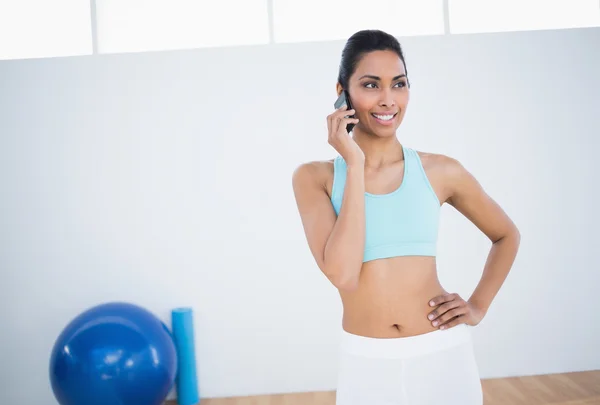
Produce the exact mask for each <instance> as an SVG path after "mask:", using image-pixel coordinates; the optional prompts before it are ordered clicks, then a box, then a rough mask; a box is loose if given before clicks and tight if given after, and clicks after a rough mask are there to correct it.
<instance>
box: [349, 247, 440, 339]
mask: <svg viewBox="0 0 600 405" xmlns="http://www.w3.org/2000/svg"><path fill="white" fill-rule="evenodd" d="M445 293H447V291H445V290H444V289H443V288H442V286H441V284H440V282H439V279H438V275H437V267H436V261H435V258H434V257H420V256H403V257H394V258H389V259H379V260H374V261H371V262H367V263H364V264H363V266H362V269H361V272H360V278H359V285H358V288H357V289H356V290H354V291H352V292H341V293H340V296H341V298H342V305H343V321H342V327H343V329H344V330H345V331H346V332H348V333H352V334H355V335H360V336H367V337H375V338H395V337H407V336H415V335H420V334H424V333H427V332H431V331H434V330H438V327H434V326H433V325H432V324H431V321H430V320H429V319H427V315H428V314H429V313H430V312H431V311H432V310H433V309H435V308H433V307H430V306H429V301H430V300H431V299H432V298H434V297H435V296H438V295H441V294H445Z"/></svg>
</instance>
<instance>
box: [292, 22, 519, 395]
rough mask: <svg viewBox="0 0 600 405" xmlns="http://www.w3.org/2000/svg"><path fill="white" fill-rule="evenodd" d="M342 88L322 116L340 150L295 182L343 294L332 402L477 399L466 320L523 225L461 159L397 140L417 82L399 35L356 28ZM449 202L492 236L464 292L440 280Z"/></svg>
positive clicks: (490, 288)
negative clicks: (477, 277)
mask: <svg viewBox="0 0 600 405" xmlns="http://www.w3.org/2000/svg"><path fill="white" fill-rule="evenodd" d="M336 86H337V94H338V95H339V96H341V100H345V102H346V105H342V106H340V107H339V108H338V109H337V110H336V111H334V112H333V113H332V114H330V115H329V117H328V118H327V122H328V128H329V134H328V141H329V144H330V145H331V146H333V147H334V149H335V150H336V151H337V152H338V153H339V154H338V155H337V156H336V157H334V158H333V159H331V160H327V161H314V162H308V163H304V164H302V165H300V166H299V167H298V168H297V169H296V170H295V171H294V174H293V179H292V182H293V189H294V193H295V197H296V203H297V207H298V211H299V213H300V217H301V220H302V224H303V227H304V232H305V234H306V239H307V242H308V245H309V248H310V251H311V252H312V254H313V256H314V258H315V260H316V263H317V265H318V266H319V268H320V269H321V271H322V272H323V274H324V275H325V276H326V277H327V279H328V280H329V281H330V282H331V283H332V284H333V285H334V286H335V287H336V288H337V289H338V291H339V294H340V297H341V300H342V305H343V320H342V331H341V333H342V344H341V352H340V364H339V367H340V369H339V377H338V378H339V379H338V387H337V397H336V398H337V399H336V401H337V404H338V405H355V404H356V405H358V404H369V405H390V404H403V405H408V404H410V405H426V404H437V403H440V401H441V402H442V403H448V404H461V405H481V404H482V402H483V396H482V390H481V383H480V378H479V372H478V367H477V364H476V361H475V357H474V353H473V348H472V342H471V335H470V329H469V327H473V326H475V325H477V324H478V323H479V322H480V321H481V320H482V318H483V317H484V316H485V314H486V312H487V310H488V308H489V306H490V305H491V302H492V300H493V299H494V297H495V296H496V294H497V293H498V291H499V289H500V287H501V285H502V283H503V282H504V280H505V278H506V276H507V275H508V272H509V270H510V268H511V267H512V264H513V261H514V259H515V256H516V253H517V249H518V246H519V240H520V237H519V232H518V230H517V228H516V226H515V225H514V223H513V222H512V221H511V219H510V218H509V217H508V216H507V215H506V214H505V213H504V211H503V210H502V209H501V208H500V207H499V206H498V205H497V204H496V203H495V202H494V200H493V199H492V198H491V197H490V196H488V195H487V194H486V193H485V192H484V190H483V188H482V187H481V186H480V185H479V183H478V182H477V180H476V179H475V178H474V177H473V176H472V175H471V174H470V173H469V172H468V171H467V170H466V169H465V168H464V167H463V166H462V165H461V164H460V163H459V162H458V161H457V160H456V159H453V158H451V157H448V156H445V155H440V154H433V153H426V152H421V151H417V150H415V149H413V148H410V147H408V146H407V145H405V144H403V143H401V142H400V141H399V140H398V138H397V136H396V131H397V129H398V127H399V126H400V125H401V123H402V121H403V119H404V117H405V115H406V111H407V108H408V104H409V99H410V83H409V79H408V71H407V68H406V63H405V57H404V53H403V51H402V48H401V46H400V44H399V43H398V41H397V40H396V39H395V38H394V37H393V36H392V35H389V34H387V33H385V32H382V31H379V30H366V31H359V32H357V33H356V34H354V35H353V36H352V37H350V39H348V41H347V43H346V46H345V48H344V50H343V53H342V60H341V63H340V72H339V76H338V81H337V85H336ZM348 125H350V126H348ZM348 128H349V129H350V130H351V135H350V133H348ZM445 203H447V204H450V205H452V206H453V207H454V208H455V209H456V210H458V211H459V212H461V213H462V214H463V215H464V216H465V217H467V218H468V219H469V220H470V221H472V222H473V224H474V225H475V226H477V227H478V228H479V229H480V230H481V231H482V232H483V233H484V234H485V235H486V236H487V237H488V238H489V239H490V240H491V241H492V243H493V245H492V249H491V251H490V252H489V256H488V261H487V263H486V266H485V268H484V270H483V275H482V277H481V281H480V283H479V285H478V286H477V288H476V289H475V291H474V292H473V294H472V295H471V296H470V297H469V298H468V299H465V298H463V297H461V296H459V295H458V294H455V293H452V292H449V291H446V289H444V287H443V286H442V285H441V283H440V281H439V279H438V274H437V268H436V251H437V246H436V245H437V233H438V225H439V219H440V208H441V206H442V205H443V204H445ZM439 394H441V395H442V397H439Z"/></svg>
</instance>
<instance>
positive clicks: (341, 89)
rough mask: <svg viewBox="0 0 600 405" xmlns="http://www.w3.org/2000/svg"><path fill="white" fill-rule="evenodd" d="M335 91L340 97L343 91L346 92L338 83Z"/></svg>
mask: <svg viewBox="0 0 600 405" xmlns="http://www.w3.org/2000/svg"><path fill="white" fill-rule="evenodd" d="M335 90H336V92H337V95H338V96H339V95H340V94H342V91H344V88H343V87H342V85H341V84H340V83H337V84H336V86H335Z"/></svg>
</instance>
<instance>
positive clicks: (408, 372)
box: [336, 324, 483, 405]
mask: <svg viewBox="0 0 600 405" xmlns="http://www.w3.org/2000/svg"><path fill="white" fill-rule="evenodd" d="M469 328H470V327H469V326H467V325H464V324H461V325H458V326H455V327H453V328H450V329H448V330H436V331H433V332H429V333H426V334H422V335H417V336H410V337H402V338H391V339H387V338H386V339H383V338H382V339H379V338H370V337H364V336H357V335H352V334H350V333H347V332H345V331H342V342H341V347H340V349H341V350H340V363H339V374H338V386H337V394H336V405H442V404H443V405H482V404H483V392H482V388H481V380H480V377H479V370H478V368H477V364H476V362H475V356H474V353H473V346H472V341H471V334H470V330H469Z"/></svg>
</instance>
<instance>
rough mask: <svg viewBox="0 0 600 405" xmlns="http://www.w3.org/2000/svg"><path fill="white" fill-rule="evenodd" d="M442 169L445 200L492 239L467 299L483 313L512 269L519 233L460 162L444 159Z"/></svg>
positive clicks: (519, 238) (518, 242) (519, 239)
mask: <svg viewBox="0 0 600 405" xmlns="http://www.w3.org/2000/svg"><path fill="white" fill-rule="evenodd" d="M444 171H445V174H446V176H447V177H446V179H447V182H446V184H447V185H448V195H449V197H448V199H447V200H446V202H447V203H448V204H450V205H452V206H453V207H454V208H455V209H456V210H457V211H458V212H460V213H461V214H463V215H464V216H465V217H466V218H467V219H469V220H470V221H471V222H472V223H473V224H474V225H475V226H476V227H477V228H478V229H479V230H481V232H483V233H484V234H485V235H486V236H487V237H488V238H489V239H490V241H491V242H492V247H491V249H490V252H489V255H488V257H487V260H486V262H485V266H484V268H483V273H482V276H481V279H480V281H479V283H478V285H477V287H476V288H475V290H474V291H473V294H472V295H471V297H470V298H469V299H468V302H469V303H470V304H471V305H473V306H475V307H476V308H477V309H479V310H480V311H482V313H483V314H485V313H487V311H488V308H489V307H490V305H491V304H492V300H493V299H494V297H495V296H496V294H497V293H498V291H499V290H500V287H501V286H502V284H503V283H504V281H505V279H506V277H507V276H508V273H509V271H510V269H511V268H512V265H513V263H514V261H515V258H516V256H517V251H518V250H519V244H520V241H521V235H520V233H519V230H518V229H517V226H516V225H515V224H514V223H513V221H512V220H511V219H510V218H509V217H508V215H507V214H506V213H505V212H504V210H503V209H502V208H501V207H500V206H499V205H498V204H497V203H496V202H495V201H494V200H493V199H492V198H491V197H490V196H489V195H488V194H487V193H486V192H485V190H484V189H483V187H482V186H481V184H479V182H478V181H477V179H475V177H474V176H473V175H472V174H471V173H470V172H469V171H468V170H467V169H465V167H464V166H463V165H462V164H461V163H460V162H458V161H457V160H456V159H453V158H446V165H445V170H444Z"/></svg>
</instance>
